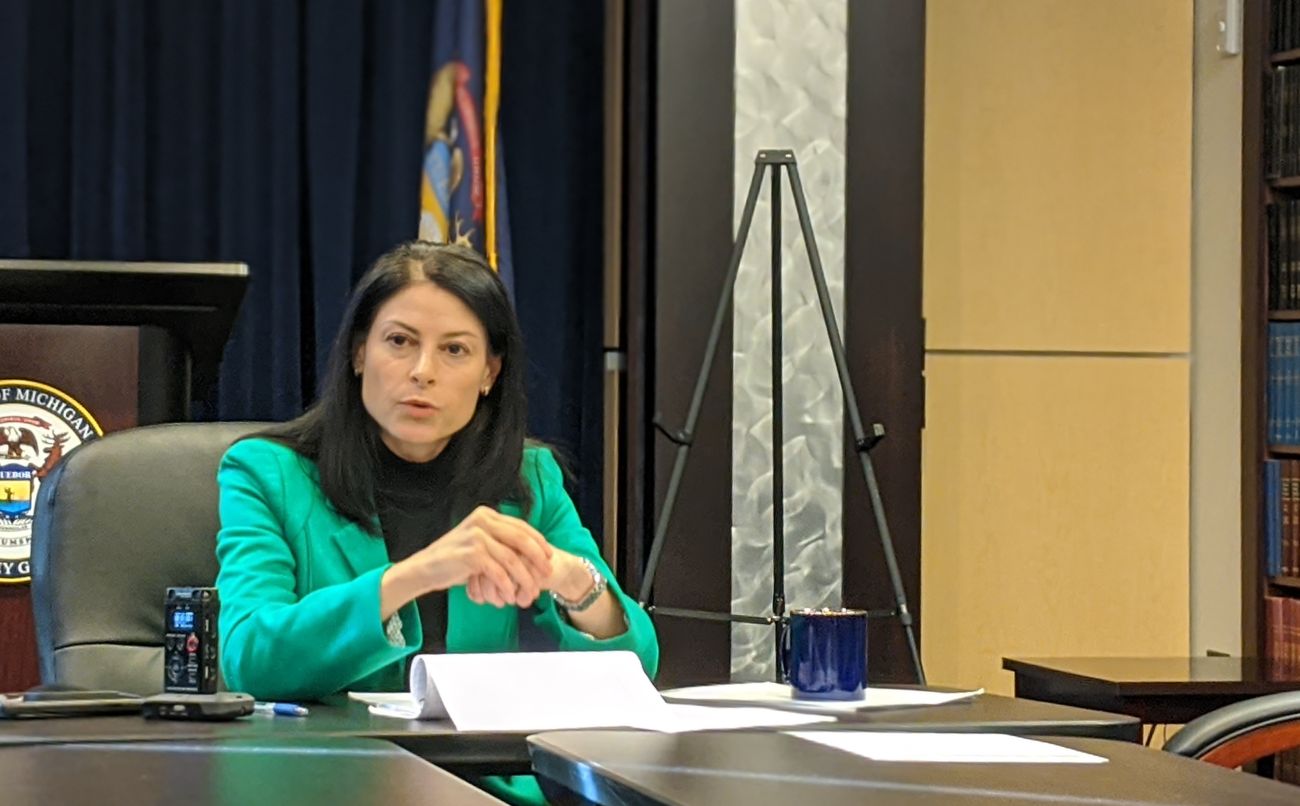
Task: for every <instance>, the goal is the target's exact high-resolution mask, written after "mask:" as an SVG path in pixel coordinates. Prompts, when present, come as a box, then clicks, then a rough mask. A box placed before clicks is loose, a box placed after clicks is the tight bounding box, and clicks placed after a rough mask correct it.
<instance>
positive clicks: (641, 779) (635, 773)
mask: <svg viewBox="0 0 1300 806" xmlns="http://www.w3.org/2000/svg"><path fill="white" fill-rule="evenodd" d="M1047 741H1050V742H1051V743H1053V744H1058V745H1063V746H1065V747H1069V748H1073V749H1076V750H1081V751H1083V752H1086V753H1091V754H1094V755H1098V756H1102V757H1104V758H1106V759H1107V762H1106V763H1104V764H954V763H915V762H881V761H873V760H871V759H867V758H863V757H861V756H857V755H854V754H851V753H848V752H846V751H843V750H837V749H834V748H830V747H825V746H823V745H820V744H816V743H813V742H808V741H805V740H802V739H799V738H796V737H794V736H787V735H784V734H782V733H775V732H769V733H721V732H714V733H687V734H676V735H672V734H659V733H634V732H631V731H562V732H549V733H540V734H536V735H534V736H533V737H531V738H530V739H529V744H530V746H531V749H532V754H533V766H534V768H535V769H536V771H537V774H538V775H539V776H541V777H543V778H545V779H547V780H548V781H550V782H552V783H554V784H557V785H559V786H562V787H564V788H565V789H567V790H568V791H569V792H572V793H574V794H575V795H576V796H578V797H580V798H581V799H583V800H585V801H587V802H590V803H597V804H606V805H607V806H714V804H720V803H743V804H745V806H791V804H814V803H815V804H817V806H849V805H850V804H854V806H857V804H863V803H870V804H872V806H920V804H930V803H945V804H956V805H957V806H992V804H1005V803H1014V804H1017V805H1018V806H1028V805H1029V804H1044V806H1048V805H1049V804H1050V806H1069V804H1079V806H1084V805H1085V804H1087V805H1088V806H1097V804H1106V806H1114V805H1115V804H1135V805H1137V806H1172V805H1173V804H1181V805H1183V806H1212V805H1214V806H1221V805H1223V804H1227V805H1228V806H1241V805H1242V804H1251V806H1295V804H1296V803H1297V802H1300V798H1298V797H1297V794H1296V792H1297V790H1296V788H1295V787H1294V786H1291V785H1288V784H1280V783H1277V782H1275V781H1270V780H1266V779H1263V778H1259V777H1257V776H1253V775H1247V774H1244V773H1240V772H1236V771H1233V770H1226V769H1223V768H1220V767H1215V766H1213V765H1211V764H1207V763H1205V762H1200V761H1192V760H1189V759H1185V758H1182V757H1180V756H1175V755H1172V754H1170V753H1164V752H1161V751H1158V750H1151V749H1148V748H1144V747H1142V746H1140V745H1137V744H1133V743H1129V742H1113V741H1102V740H1098V739H1080V738H1053V739H1050V740H1047Z"/></svg>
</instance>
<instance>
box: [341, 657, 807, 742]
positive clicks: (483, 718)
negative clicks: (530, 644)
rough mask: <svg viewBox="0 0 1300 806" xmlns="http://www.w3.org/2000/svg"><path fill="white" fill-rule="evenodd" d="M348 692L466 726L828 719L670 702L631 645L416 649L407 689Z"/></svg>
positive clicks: (670, 726)
mask: <svg viewBox="0 0 1300 806" xmlns="http://www.w3.org/2000/svg"><path fill="white" fill-rule="evenodd" d="M349 696H350V697H352V698H353V699H357V700H361V701H363V702H368V703H370V712H371V713H373V714H377V715H380V716H391V717H397V718H400V719H450V720H451V722H452V724H453V725H455V727H456V729H457V730H462V731H536V730H566V729H577V728H597V727H633V728H645V729H647V730H657V731H664V732H679V731H687V730H708V729H727V728H739V727H764V726H771V727H789V726H792V725H806V724H811V723H813V722H821V721H826V718H823V717H816V716H812V715H807V714H798V715H796V714H790V713H783V712H780V711H772V710H770V709H764V708H746V709H735V708H703V707H699V706H677V705H669V704H667V703H665V702H664V701H663V698H661V697H660V696H659V692H657V691H655V688H654V686H653V685H652V684H651V683H650V678H648V677H646V674H645V671H644V670H643V669H642V668H641V661H640V660H639V659H638V658H637V656H636V655H635V654H633V653H631V652H627V651H612V652H509V653H491V654H457V655H419V656H417V657H416V658H415V659H414V660H413V661H412V662H411V691H410V693H409V695H405V696H403V695H400V694H399V695H392V694H379V695H375V694H364V693H352V694H350V695H349ZM733 711H744V712H745V713H731V712H733ZM792 720H793V721H792Z"/></svg>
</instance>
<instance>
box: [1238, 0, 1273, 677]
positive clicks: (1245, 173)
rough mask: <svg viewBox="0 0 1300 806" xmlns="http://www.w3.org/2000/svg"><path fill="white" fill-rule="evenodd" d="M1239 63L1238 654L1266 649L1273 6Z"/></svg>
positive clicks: (1253, 17)
mask: <svg viewBox="0 0 1300 806" xmlns="http://www.w3.org/2000/svg"><path fill="white" fill-rule="evenodd" d="M1244 14H1245V18H1244V31H1243V36H1244V41H1245V43H1246V46H1245V47H1244V48H1243V49H1242V50H1243V54H1242V56H1243V61H1242V84H1243V86H1242V148H1241V175H1242V183H1241V215H1242V217H1241V292H1242V293H1241V652H1242V654H1243V655H1245V656H1260V655H1263V654H1264V647H1265V638H1266V637H1265V635H1264V619H1263V612H1262V610H1263V597H1264V593H1265V585H1264V573H1263V572H1264V565H1263V563H1264V557H1263V554H1264V552H1263V548H1262V546H1261V545H1260V540H1261V537H1262V535H1263V528H1262V524H1261V519H1262V517H1263V509H1264V506H1263V491H1262V489H1261V485H1260V481H1259V476H1260V473H1259V468H1260V463H1261V462H1262V461H1263V459H1264V457H1265V455H1266V450H1265V444H1264V438H1265V433H1264V428H1263V426H1264V423H1266V422H1267V416H1268V415H1267V413H1266V411H1265V409H1266V406H1267V400H1266V399H1265V394H1264V391H1265V387H1264V383H1265V381H1266V377H1265V376H1266V370H1264V369H1263V365H1264V362H1265V360H1266V359H1265V344H1266V341H1265V339H1266V336H1265V328H1266V326H1267V323H1266V321H1265V313H1264V312H1266V311H1267V310H1268V289H1267V288H1266V287H1265V282H1264V277H1263V268H1262V266H1261V265H1260V264H1261V263H1262V262H1263V256H1264V243H1265V236H1264V227H1265V213H1264V211H1265V207H1266V199H1267V194H1268V186H1267V184H1266V183H1265V182H1264V181H1263V177H1264V168H1263V157H1264V139H1263V120H1264V106H1263V100H1264V99H1263V95H1264V76H1265V72H1266V71H1267V70H1268V66H1267V60H1266V59H1265V58H1264V56H1265V54H1266V53H1267V52H1268V20H1267V15H1268V8H1267V3H1266V2H1265V0H1245V3H1244Z"/></svg>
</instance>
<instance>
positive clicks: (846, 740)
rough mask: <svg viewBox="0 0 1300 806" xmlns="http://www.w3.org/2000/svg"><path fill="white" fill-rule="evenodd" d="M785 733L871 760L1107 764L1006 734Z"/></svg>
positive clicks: (1092, 756) (1066, 749)
mask: <svg viewBox="0 0 1300 806" xmlns="http://www.w3.org/2000/svg"><path fill="white" fill-rule="evenodd" d="M789 735H791V736H794V737H796V738H799V739H803V740H804V741H809V742H816V743H817V744H821V745H825V746H827V747H834V748H835V749H837V750H844V751H845V752H848V753H853V754H854V755H857V756H862V757H863V758H869V759H872V760H874V761H918V762H931V763H948V764H1105V763H1106V759H1105V758H1103V757H1102V756H1094V755H1092V754H1091V753H1083V752H1080V751H1078V750H1072V749H1071V748H1069V747H1061V746H1060V745H1056V744H1050V743H1048V742H1040V741H1037V740H1034V739H1026V738H1024V737H1023V736H1009V735H1007V734H1004V733H903V732H887V731H856V730H855V731H840V730H837V731H790V732H789Z"/></svg>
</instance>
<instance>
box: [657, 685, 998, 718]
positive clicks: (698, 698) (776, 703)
mask: <svg viewBox="0 0 1300 806" xmlns="http://www.w3.org/2000/svg"><path fill="white" fill-rule="evenodd" d="M983 693H984V689H982V688H980V689H972V690H970V691H926V690H924V689H912V688H878V687H868V688H867V690H866V692H865V696H864V697H863V698H862V699H860V700H842V701H841V700H800V699H796V698H795V697H794V696H793V694H792V692H791V690H790V687H789V686H787V685H783V684H781V683H724V684H721V685H715V686H692V687H690V688H677V689H669V690H668V691H665V692H663V698H664V699H665V700H667V701H668V702H678V703H690V704H695V705H703V704H714V705H749V706H758V707H763V708H779V709H782V710H790V711H803V712H808V713H823V714H846V713H854V712H858V711H866V710H872V709H886V708H914V707H920V706H927V705H945V704H947V703H953V702H961V701H963V700H969V699H973V698H975V697H978V696H979V695H981V694H983Z"/></svg>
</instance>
